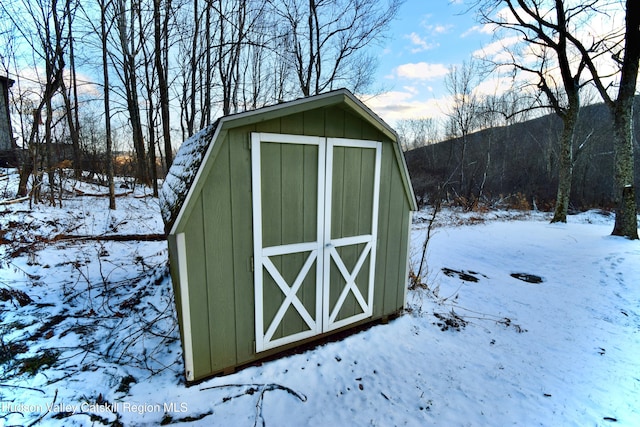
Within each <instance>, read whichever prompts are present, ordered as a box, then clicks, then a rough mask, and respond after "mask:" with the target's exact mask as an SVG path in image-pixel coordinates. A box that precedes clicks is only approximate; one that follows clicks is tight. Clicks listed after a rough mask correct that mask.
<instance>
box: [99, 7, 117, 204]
mask: <svg viewBox="0 0 640 427" xmlns="http://www.w3.org/2000/svg"><path fill="white" fill-rule="evenodd" d="M107 1H108V0H99V3H100V12H101V13H100V39H101V42H102V75H103V78H104V127H105V133H106V138H107V154H106V156H107V180H108V182H109V209H112V210H115V209H116V191H115V183H114V170H113V148H112V147H113V142H112V140H111V108H110V106H109V63H108V61H107V52H108V51H107V36H108V31H107V19H108V18H107Z"/></svg>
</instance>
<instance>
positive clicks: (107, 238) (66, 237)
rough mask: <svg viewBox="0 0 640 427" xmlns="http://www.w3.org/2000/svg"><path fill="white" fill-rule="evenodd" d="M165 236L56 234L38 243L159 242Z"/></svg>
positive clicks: (157, 234)
mask: <svg viewBox="0 0 640 427" xmlns="http://www.w3.org/2000/svg"><path fill="white" fill-rule="evenodd" d="M166 239H167V236H165V235H164V234H159V233H151V234H106V235H101V236H85V235H74V234H58V235H55V236H53V237H51V238H48V239H39V240H38V242H39V243H53V242H60V241H70V240H71V241H73V240H89V241H97V242H159V241H162V240H166Z"/></svg>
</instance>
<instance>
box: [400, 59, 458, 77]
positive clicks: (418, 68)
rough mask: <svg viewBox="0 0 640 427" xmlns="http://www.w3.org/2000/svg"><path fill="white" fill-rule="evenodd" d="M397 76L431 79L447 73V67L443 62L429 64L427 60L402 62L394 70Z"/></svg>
mask: <svg viewBox="0 0 640 427" xmlns="http://www.w3.org/2000/svg"><path fill="white" fill-rule="evenodd" d="M394 71H395V74H396V75H397V76H398V77H404V78H407V79H413V80H432V79H436V78H439V77H443V76H445V75H447V74H448V73H449V69H448V68H447V67H446V66H445V65H443V64H430V63H428V62H418V63H408V64H402V65H400V66H398V67H396V69H395V70H394Z"/></svg>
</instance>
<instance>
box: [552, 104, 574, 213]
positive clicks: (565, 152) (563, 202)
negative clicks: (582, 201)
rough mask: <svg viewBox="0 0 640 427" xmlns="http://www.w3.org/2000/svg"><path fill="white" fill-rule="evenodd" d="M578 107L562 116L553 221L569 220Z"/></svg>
mask: <svg viewBox="0 0 640 427" xmlns="http://www.w3.org/2000/svg"><path fill="white" fill-rule="evenodd" d="M577 116H578V112H577V111H576V109H573V110H569V111H567V112H566V114H564V115H563V116H562V123H563V128H562V135H561V136H560V165H559V168H558V191H557V194H556V207H555V211H554V213H553V219H551V222H552V223H553V222H567V212H568V211H569V200H570V198H571V181H572V179H573V136H574V134H575V128H576V124H577V122H578V117H577Z"/></svg>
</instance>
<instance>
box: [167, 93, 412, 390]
mask: <svg viewBox="0 0 640 427" xmlns="http://www.w3.org/2000/svg"><path fill="white" fill-rule="evenodd" d="M160 206H161V211H162V215H163V219H164V221H165V226H166V232H167V240H168V244H169V258H170V265H171V267H170V270H171V277H172V280H173V286H174V292H175V301H176V308H177V313H178V320H179V324H180V334H181V338H182V345H183V350H184V361H185V370H186V379H187V381H188V382H192V381H197V380H200V379H203V378H205V377H208V376H211V375H215V374H219V373H228V372H233V370H235V368H237V367H238V366H241V365H245V364H248V363H251V362H254V361H256V360H259V359H261V358H264V357H267V356H271V355H273V354H274V353H277V352H280V351H282V350H286V349H289V348H291V347H294V346H297V345H299V344H302V343H306V342H308V341H311V340H316V339H318V338H321V337H325V336H327V335H329V334H332V333H336V332H338V331H344V330H346V329H348V328H352V327H354V326H358V325H362V324H364V323H367V322H371V321H374V320H379V319H385V318H387V317H389V316H392V315H395V314H397V313H399V312H400V311H401V310H402V309H403V307H404V304H405V294H406V282H407V266H408V247H409V228H410V224H411V211H413V210H415V209H416V203H415V198H414V195H413V191H412V188H411V182H410V180H409V175H408V172H407V168H406V164H405V162H404V157H403V155H402V152H401V150H400V147H399V145H398V141H397V135H396V133H395V132H394V131H393V130H392V129H391V128H390V127H389V126H388V125H387V124H386V123H384V122H383V121H382V120H381V119H380V118H379V117H378V116H376V115H375V114H374V113H373V112H372V111H371V110H370V109H369V108H367V107H366V106H365V105H364V104H363V103H362V102H361V101H359V100H358V99H357V98H356V97H355V96H354V95H353V94H351V93H350V92H349V91H347V90H345V89H341V90H337V91H332V92H328V93H325V94H321V95H317V96H312V97H308V98H303V99H299V100H296V101H292V102H286V103H282V104H278V105H274V106H270V107H265V108H261V109H258V110H255V111H249V112H244V113H240V114H234V115H229V116H225V117H222V118H221V119H219V120H218V121H217V122H216V123H215V124H213V125H212V126H210V127H209V128H207V129H204V130H202V131H200V132H199V133H198V134H196V135H194V136H193V137H192V138H190V139H189V140H187V141H185V142H184V143H183V144H182V146H181V147H180V150H179V151H178V154H177V155H176V158H175V160H174V164H173V165H172V167H171V169H170V170H169V173H168V175H167V178H166V180H165V183H164V185H163V187H162V191H161V196H160Z"/></svg>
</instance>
